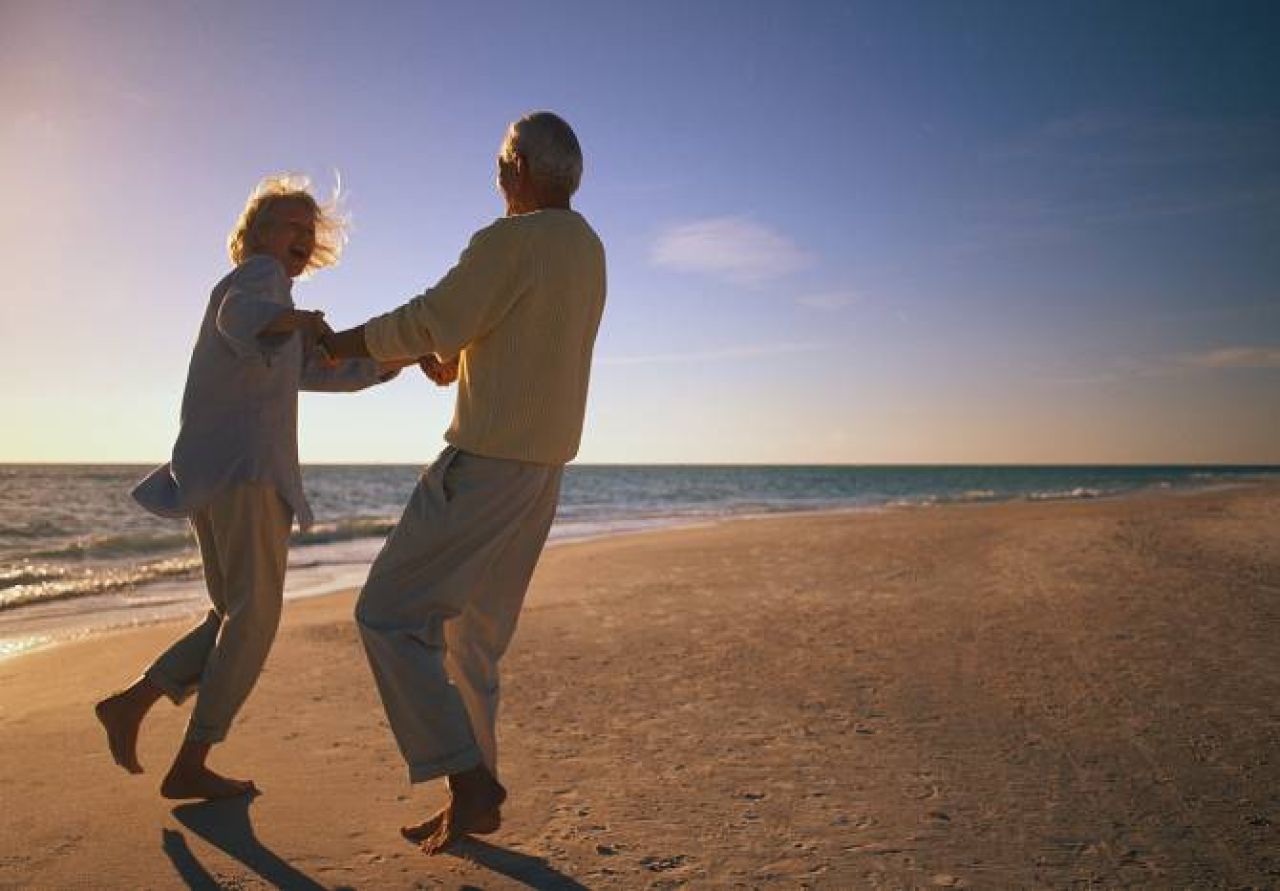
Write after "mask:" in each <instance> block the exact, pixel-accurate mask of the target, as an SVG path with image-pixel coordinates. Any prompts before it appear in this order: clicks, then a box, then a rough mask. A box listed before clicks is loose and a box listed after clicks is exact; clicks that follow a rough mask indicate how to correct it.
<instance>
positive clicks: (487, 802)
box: [402, 765, 507, 854]
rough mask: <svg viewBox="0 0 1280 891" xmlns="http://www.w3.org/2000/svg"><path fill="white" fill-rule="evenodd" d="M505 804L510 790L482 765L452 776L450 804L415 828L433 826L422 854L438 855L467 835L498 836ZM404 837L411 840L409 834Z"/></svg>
mask: <svg viewBox="0 0 1280 891" xmlns="http://www.w3.org/2000/svg"><path fill="white" fill-rule="evenodd" d="M506 800H507V790H506V789H504V788H503V787H502V784H501V783H499V782H498V781H497V779H495V778H494V776H493V774H491V773H490V772H489V769H488V768H487V767H485V766H483V765H481V766H479V767H473V768H472V769H471V770H467V771H464V772H462V773H457V774H453V775H451V776H450V777H449V804H448V805H447V806H446V807H445V809H444V810H443V811H441V812H440V813H439V814H436V815H435V816H433V817H432V818H430V819H429V820H427V821H426V822H424V823H422V824H421V825H420V826H419V827H413V829H414V830H418V829H424V830H425V829H426V828H427V827H428V826H430V825H431V824H433V823H434V827H433V828H432V829H431V832H430V834H429V835H427V836H426V837H425V838H423V839H422V840H421V844H420V847H421V848H422V850H423V853H426V854H439V853H440V852H441V851H443V850H444V849H445V848H447V847H448V846H449V845H451V844H453V843H454V842H455V841H457V840H458V839H460V838H462V837H463V836H464V835H488V834H489V833H491V832H497V831H498V829H499V827H501V826H502V803H503V802H504V801H506ZM402 831H403V830H402ZM415 834H417V833H416V831H415ZM405 837H406V838H410V836H409V834H408V833H407V832H405ZM413 840H415V841H416V840H417V839H413Z"/></svg>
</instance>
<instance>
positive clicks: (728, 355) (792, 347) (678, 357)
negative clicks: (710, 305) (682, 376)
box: [599, 343, 826, 365]
mask: <svg viewBox="0 0 1280 891" xmlns="http://www.w3.org/2000/svg"><path fill="white" fill-rule="evenodd" d="M824 349H826V347H825V346H823V345H822V344H820V343H769V344H748V345H743V346H731V347H723V348H721V349H717V350H689V351H688V352H684V353H656V354H653V355H649V356H603V357H601V358H600V360H599V364H601V365H673V364H683V363H691V362H723V361H726V360H730V359H761V358H765V357H769V356H785V355H794V354H796V353H814V352H818V351H819V350H824Z"/></svg>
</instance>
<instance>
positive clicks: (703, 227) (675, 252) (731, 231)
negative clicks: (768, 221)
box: [652, 217, 812, 286]
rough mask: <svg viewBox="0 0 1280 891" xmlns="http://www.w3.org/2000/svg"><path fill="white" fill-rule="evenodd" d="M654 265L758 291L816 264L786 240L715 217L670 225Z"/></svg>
mask: <svg viewBox="0 0 1280 891" xmlns="http://www.w3.org/2000/svg"><path fill="white" fill-rule="evenodd" d="M652 257H653V262H654V263H655V264H656V265H658V266H661V267H664V268H667V269H678V270H682V271H686V272H699V273H703V274H706V275H710V276H714V277H716V278H720V279H723V280H725V281H728V282H731V283H733V284H736V285H749V286H756V285H761V284H764V283H765V282H768V281H772V280H774V279H778V278H781V277H783V276H785V275H788V274H790V273H792V272H795V271H797V270H799V269H803V268H805V267H806V266H808V265H809V264H810V263H811V262H812V257H811V256H810V255H809V254H808V253H806V252H805V251H803V250H801V249H800V248H799V247H798V246H797V245H796V244H795V243H794V242H792V241H791V240H790V239H788V238H787V237H786V236H785V235H782V234H780V233H778V232H775V231H773V230H772V229H770V228H768V227H767V226H762V225H760V224H759V223H756V222H753V221H751V220H748V219H745V218H743V217H717V218H714V219H709V220H697V221H695V222H692V223H683V224H681V225H678V226H672V227H671V228H669V229H667V230H666V231H665V232H663V233H662V234H660V235H659V236H658V240H657V242H656V243H655V244H654V246H653V254H652Z"/></svg>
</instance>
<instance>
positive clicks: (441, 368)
mask: <svg viewBox="0 0 1280 891" xmlns="http://www.w3.org/2000/svg"><path fill="white" fill-rule="evenodd" d="M418 367H419V368H421V369H422V373H423V374H425V375H426V376H427V377H429V378H431V380H432V381H433V382H434V383H435V385H436V386H438V387H447V386H449V385H450V384H451V383H453V382H454V381H456V380H457V379H458V360H457V359H450V360H449V361H448V362H441V361H440V359H438V358H437V357H436V354H435V353H428V354H427V355H425V356H423V357H422V358H421V359H419V360H418Z"/></svg>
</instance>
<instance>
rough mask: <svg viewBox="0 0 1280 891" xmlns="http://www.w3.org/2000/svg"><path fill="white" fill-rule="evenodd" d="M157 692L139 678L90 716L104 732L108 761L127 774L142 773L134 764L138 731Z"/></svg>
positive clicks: (144, 679)
mask: <svg viewBox="0 0 1280 891" xmlns="http://www.w3.org/2000/svg"><path fill="white" fill-rule="evenodd" d="M160 695H161V693H160V688H159V687H157V686H155V685H154V684H152V683H151V682H150V681H148V680H147V679H146V678H139V679H138V680H137V681H135V682H134V683H133V685H132V686H130V687H129V688H128V689H126V690H122V691H121V692H119V693H116V694H115V695H113V696H108V697H107V698H106V699H104V700H102V701H101V702H99V703H98V704H97V705H95V706H94V707H93V713H94V714H95V715H97V716H98V721H99V722H100V723H101V724H102V727H103V729H104V730H106V731H107V746H108V747H109V748H110V749H111V757H112V759H114V760H115V762H116V764H119V765H120V766H121V767H123V768H124V769H125V770H127V771H129V773H142V765H141V764H139V763H138V728H139V727H141V726H142V719H143V718H145V717H146V716H147V712H148V711H150V709H151V706H153V705H155V702H156V700H157V699H159V698H160Z"/></svg>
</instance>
